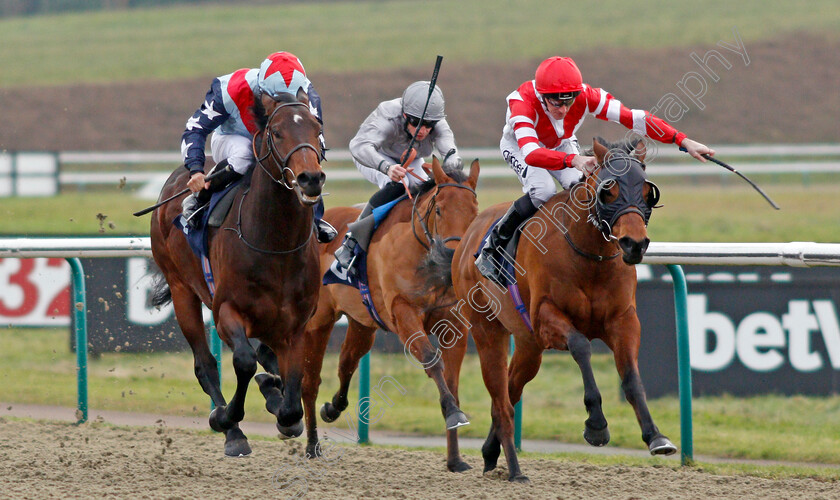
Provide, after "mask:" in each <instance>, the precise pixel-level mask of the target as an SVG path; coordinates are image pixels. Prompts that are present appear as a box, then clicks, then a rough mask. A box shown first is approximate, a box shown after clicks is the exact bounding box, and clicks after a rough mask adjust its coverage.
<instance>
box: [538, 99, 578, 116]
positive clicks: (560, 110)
mask: <svg viewBox="0 0 840 500" xmlns="http://www.w3.org/2000/svg"><path fill="white" fill-rule="evenodd" d="M575 97H577V94H572V95H571V97H565V98H563V97H561V96H560V95H557V94H550V95H543V102H545V108H546V110H547V111H548V114H549V115H551V117H552V118H554V119H555V120H562V119H563V118H565V117H566V113H568V112H569V108H571V107H572V104H574V103H575Z"/></svg>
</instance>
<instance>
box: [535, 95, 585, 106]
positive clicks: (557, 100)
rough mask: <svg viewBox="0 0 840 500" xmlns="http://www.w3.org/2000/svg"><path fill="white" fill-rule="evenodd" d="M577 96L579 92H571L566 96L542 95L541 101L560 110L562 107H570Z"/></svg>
mask: <svg viewBox="0 0 840 500" xmlns="http://www.w3.org/2000/svg"><path fill="white" fill-rule="evenodd" d="M578 94H580V92H572V93H568V94H543V99H545V102H547V103H548V104H551V105H552V106H554V107H555V108H560V107H563V106H571V105H572V104H573V103H574V102H575V98H577V96H578Z"/></svg>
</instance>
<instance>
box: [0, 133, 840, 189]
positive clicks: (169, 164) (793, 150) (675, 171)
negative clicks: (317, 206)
mask: <svg viewBox="0 0 840 500" xmlns="http://www.w3.org/2000/svg"><path fill="white" fill-rule="evenodd" d="M715 149H716V151H717V156H718V157H720V158H721V159H723V160H724V161H727V162H729V163H730V164H732V165H733V166H735V167H736V168H737V169H738V170H740V171H742V172H744V173H745V174H759V173H763V174H767V173H771V174H782V173H794V174H803V175H804V174H809V173H826V172H827V173H837V172H840V144H750V145H730V146H720V147H717V148H715ZM44 154H45V153H43V152H41V153H39V154H37V155H36V154H33V153H32V152H4V153H2V154H0V196H3V195H6V196H8V195H10V194H16V193H18V192H20V194H24V191H22V190H16V189H15V188H14V183H15V182H17V183H21V182H24V181H25V180H26V179H27V178H28V177H30V176H35V175H38V176H43V175H44V172H43V168H42V165H41V164H42V163H43V156H44ZM46 154H47V155H53V156H54V158H55V165H56V168H55V169H54V170H53V173H51V174H50V175H51V176H57V182H55V183H54V185H56V186H58V185H77V186H85V185H88V184H117V183H120V182H122V181H125V182H127V183H154V184H155V185H156V186H159V185H161V184H162V183H163V181H164V180H165V179H166V177H167V176H168V175H169V174H170V173H171V171H172V169H173V168H174V167H175V166H176V165H178V164H179V163H180V162H181V155H180V153H178V152H175V151H125V152H85V151H65V152H59V153H46ZM461 155H462V157H463V158H464V159H465V160H468V159H472V158H478V159H479V160H480V161H481V162H482V178H485V179H489V178H494V177H506V176H508V175H509V170H508V168H507V166H506V165H505V164H504V162H503V161H502V158H501V155H500V154H499V150H498V149H496V148H464V149H462V150H461ZM649 156H650V157H652V158H651V160H650V161H649V166H650V173H651V175H652V176H654V177H659V176H704V175H721V173H722V172H723V171H722V170H721V169H719V168H716V167H715V166H713V165H704V164H700V163H697V162H692V161H690V159H689V158H688V157H687V155H686V154H685V153H682V152H680V151H679V150H678V149H677V148H676V147H674V146H672V145H665V144H662V145H660V144H656V149H655V150H653V149H652V150H651V151H650V152H649ZM33 158H34V159H37V161H38V162H40V163H37V164H36V163H32V161H35V160H33ZM328 158H329V162H328V163H327V165H326V166H327V168H328V170H329V173H328V175H329V178H330V179H331V180H358V179H359V174H358V172H356V171H355V169H353V168H352V167H350V168H348V167H349V166H350V162H351V156H350V152H349V151H348V150H347V149H332V150H330V151H329V152H328ZM30 160H32V161H30ZM330 162H331V163H330ZM105 165H108V166H117V167H123V168H122V169H121V170H117V171H115V170H113V168H111V169H109V170H110V171H102V168H101V167H102V166H105ZM153 165H161V168H160V169H157V168H155V169H154V170H152V169H149V166H153ZM82 166H84V167H85V168H84V169H83V168H82ZM64 167H71V168H64ZM87 167H89V168H87ZM38 184H39V185H43V183H42V182H41V181H39V182H38ZM4 185H8V186H10V188H9V189H5V190H4V189H3V186H4ZM157 193H158V191H155V194H157Z"/></svg>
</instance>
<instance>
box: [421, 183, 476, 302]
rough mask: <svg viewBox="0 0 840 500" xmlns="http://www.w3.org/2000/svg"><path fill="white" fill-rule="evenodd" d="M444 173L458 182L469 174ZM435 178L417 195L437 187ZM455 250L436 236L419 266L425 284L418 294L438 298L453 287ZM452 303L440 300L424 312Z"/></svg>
mask: <svg viewBox="0 0 840 500" xmlns="http://www.w3.org/2000/svg"><path fill="white" fill-rule="evenodd" d="M444 173H445V174H446V175H447V176H449V178H451V179H452V180H453V181H455V182H457V183H458V184H463V183H465V182H466V181H467V179H468V176H467V174H465V173H464V171H463V170H461V169H450V170H444ZM435 185H436V184H435V180H434V178H431V179H429V180H428V181H426V182H424V183H423V184H421V185H420V187H419V188H418V190H417V196H420V195H422V194H423V193H426V192H428V191H430V190H431V189H432V188H433V187H435ZM453 255H455V250H452V249H450V248H447V246H446V245H445V244H444V243H443V239H441V238H440V237H438V236H435V237H434V239H433V240H432V242H431V245H430V248H429V252H428V253H427V254H426V257H425V258H423V260H422V261H421V262H420V265H418V266H417V273H418V275H419V276H421V277H422V278H423V282H422V283H423V284H422V286H421V287H420V288H418V289H417V294H418V295H427V296H428V295H429V294H430V292H431V293H432V294H434V295H436V296H437V297H438V298H440V297H442V296H443V295H444V294H445V292H446V291H447V290H448V289H451V288H452V272H451V270H452V256H453ZM450 305H452V304H440V303H438V301H436V302H435V303H433V304H431V305H430V306H428V307H426V308H425V309H424V312H427V313H428V312H431V311H433V310H435V309H440V308H442V307H448V306H450Z"/></svg>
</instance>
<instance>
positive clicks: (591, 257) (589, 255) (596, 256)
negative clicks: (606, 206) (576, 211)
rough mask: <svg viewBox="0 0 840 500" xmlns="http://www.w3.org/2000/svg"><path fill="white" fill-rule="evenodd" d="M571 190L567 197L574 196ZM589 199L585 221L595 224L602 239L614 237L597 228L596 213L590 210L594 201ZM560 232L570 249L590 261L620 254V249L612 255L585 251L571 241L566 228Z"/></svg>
mask: <svg viewBox="0 0 840 500" xmlns="http://www.w3.org/2000/svg"><path fill="white" fill-rule="evenodd" d="M573 191H574V189H572V190H571V191H570V192H569V198H570V199H571V197H572V196H574V193H573ZM591 201H592V200H591V199H590V200H587V205H588V208H587V217H586V221H587V223H591V224H592V225H593V226H595V229H596V230H597V231H598V232H599V233H600V234H601V236H603V237H604V239H605V240H607V241H610V237H611V238H615V237H614V236H612V234H611V233H610V235H609V237H608V236H606V235H604V233H603V232H602V231H601V230H600V229H599V228H598V226H599V223H598V215H597V214H594V213H593V212H592V211H593V208H594V207H595V203H591ZM563 213H564V217H563V218H564V219H565V213H566V211H565V210H564V211H563ZM564 227H565V226H564ZM562 232H563V237H564V238H565V239H566V243H568V244H569V246H570V247H571V248H572V250H574V251H575V253H576V254H578V255H580V256H581V257H584V258H586V259H589V260H592V261H595V262H606V261H609V260H612V259H615V258H616V257H618V256H619V255H621V251H618V252H616V253H615V254H613V255H599V254H595V253H590V252H587V251H586V250H583V249H582V248H580V247H579V246H577V245H575V242H574V241H572V237H571V236H569V231H568V230H567V231H562Z"/></svg>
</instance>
